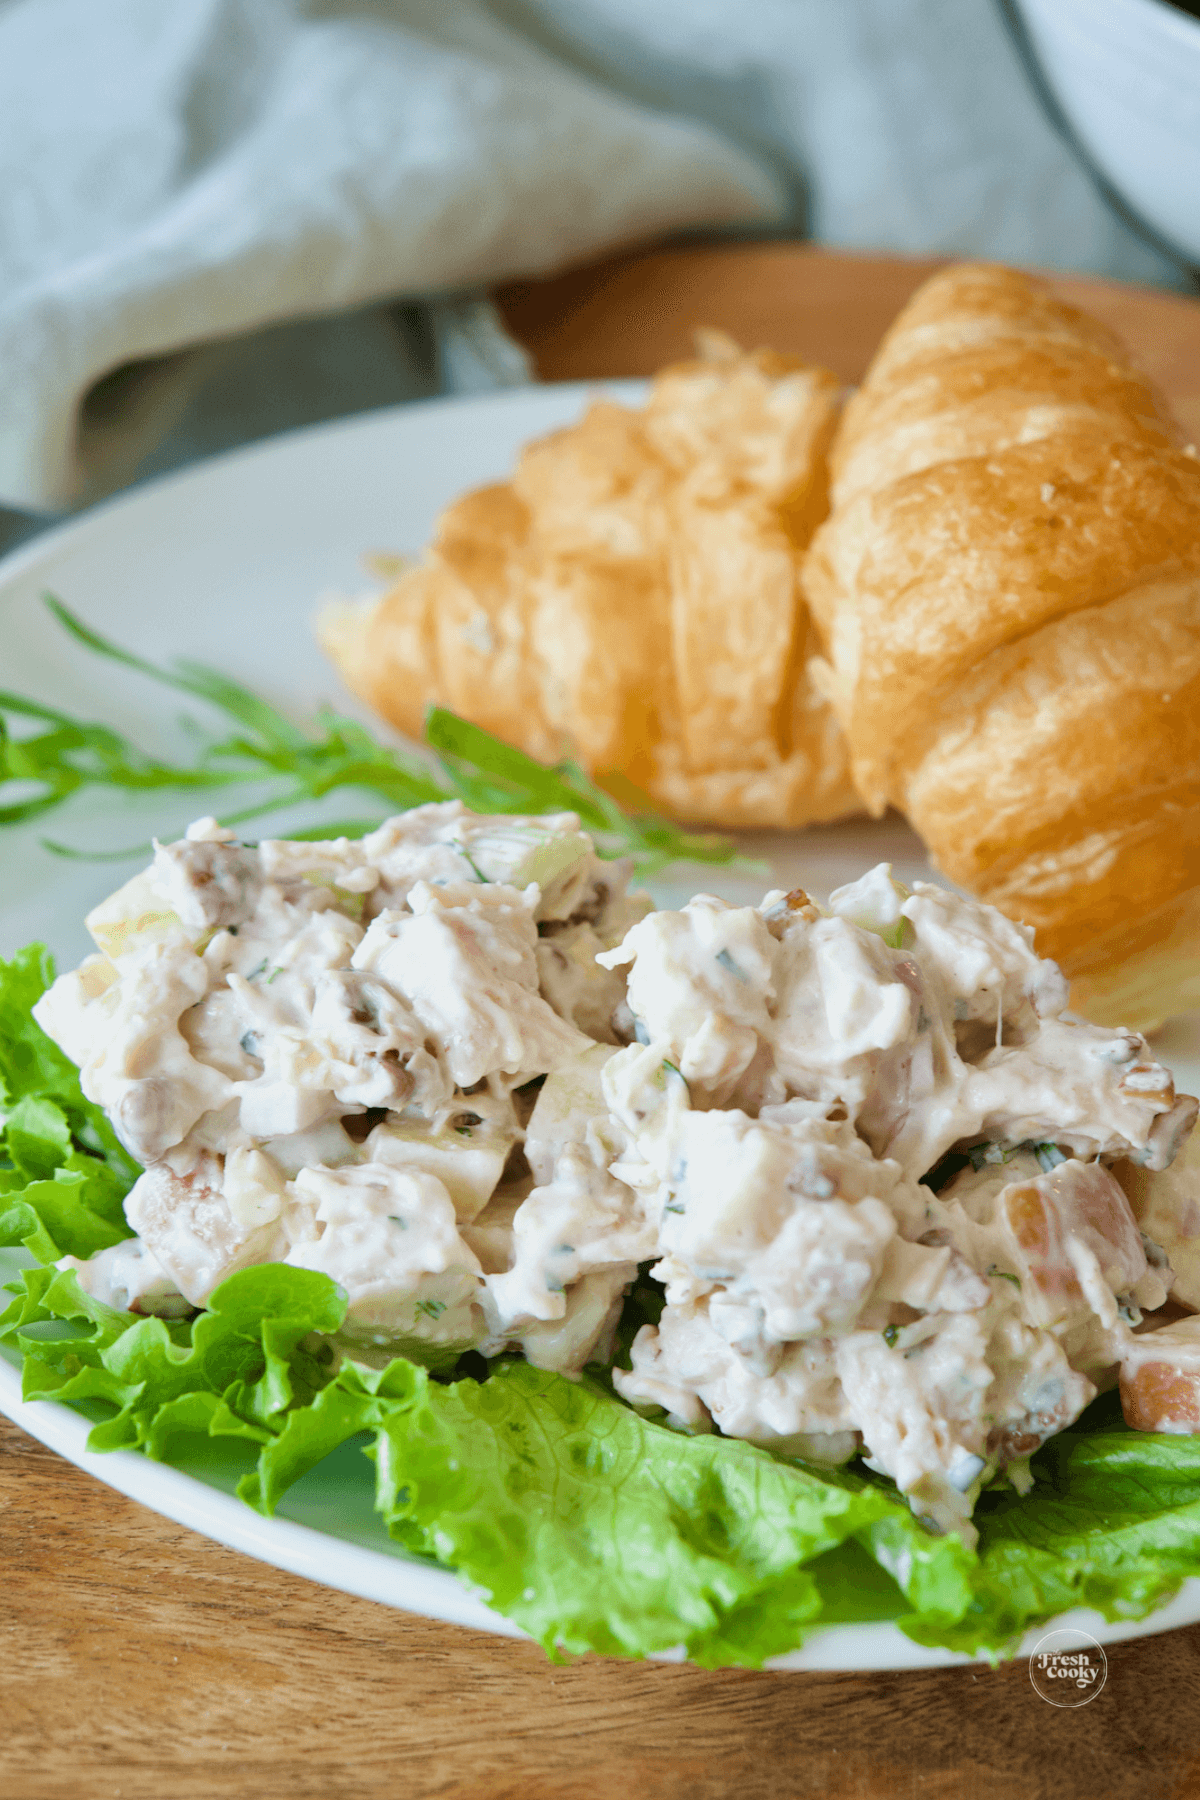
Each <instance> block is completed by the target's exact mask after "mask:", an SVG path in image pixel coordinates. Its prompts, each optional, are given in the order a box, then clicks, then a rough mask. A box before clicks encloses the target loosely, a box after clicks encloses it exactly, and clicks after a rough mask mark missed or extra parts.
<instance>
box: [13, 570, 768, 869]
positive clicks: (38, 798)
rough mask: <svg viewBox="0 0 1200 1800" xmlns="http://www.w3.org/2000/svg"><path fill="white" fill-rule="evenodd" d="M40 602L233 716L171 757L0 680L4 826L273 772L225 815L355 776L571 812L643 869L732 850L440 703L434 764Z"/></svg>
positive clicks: (283, 802) (342, 784)
mask: <svg viewBox="0 0 1200 1800" xmlns="http://www.w3.org/2000/svg"><path fill="white" fill-rule="evenodd" d="M46 604H47V606H48V607H49V609H50V611H51V612H52V613H53V615H54V617H55V618H56V619H57V621H58V623H59V624H60V625H61V626H62V627H63V629H64V630H65V631H66V632H68V633H69V634H70V636H71V637H72V638H73V639H74V640H75V642H76V643H78V644H80V645H82V646H83V647H84V648H85V649H87V650H89V651H90V652H91V653H92V654H93V655H95V656H100V657H104V658H106V659H107V660H109V661H111V662H116V663H119V664H121V665H122V666H123V667H125V668H129V669H133V670H135V671H136V672H137V673H139V674H141V675H145V676H147V677H148V678H149V679H151V680H153V681H157V682H160V683H162V684H163V685H165V686H167V687H170V688H173V689H174V690H175V691H176V692H178V693H180V694H186V695H188V696H189V697H191V698H194V699H200V700H203V701H205V702H206V703H207V704H208V705H209V706H211V707H213V708H215V709H216V711H217V712H218V713H222V714H224V715H225V718H226V719H227V720H228V721H231V722H232V723H233V724H234V725H236V727H237V730H236V731H234V732H233V733H232V734H230V735H228V736H225V737H212V738H208V737H205V735H204V734H203V733H202V732H198V728H196V727H195V726H194V725H193V724H192V722H191V721H187V723H188V725H189V729H190V730H191V732H192V735H193V736H196V737H197V738H198V753H197V756H196V759H195V761H194V762H193V763H191V764H190V765H179V764H174V763H169V762H164V761H161V760H160V759H158V758H155V757H151V756H148V755H146V754H145V752H143V751H142V750H141V749H139V747H138V746H137V745H136V744H134V743H133V742H132V741H131V740H130V739H129V738H126V737H124V736H123V735H122V734H121V733H120V732H119V731H116V730H114V729H112V728H111V727H109V726H107V725H102V724H99V723H96V722H94V721H87V720H78V719H72V718H70V717H69V716H68V715H67V714H65V713H61V712H58V711H56V710H55V709H54V708H53V707H49V706H45V705H43V704H41V703H40V702H38V701H34V700H28V699H26V698H24V697H23V696H21V695H19V694H11V693H4V692H0V799H2V798H3V792H4V788H5V787H6V786H7V785H9V784H13V785H15V786H17V787H18V788H19V789H21V790H23V791H22V792H21V793H20V795H19V797H15V798H13V799H11V800H10V801H9V803H8V804H0V826H3V825H6V824H7V825H17V824H26V823H28V822H29V821H30V820H32V819H35V818H39V817H41V816H42V815H44V814H46V813H48V812H51V811H53V809H54V808H55V807H57V806H61V805H62V804H63V802H64V801H66V800H68V799H69V798H70V797H71V796H72V795H73V794H76V793H79V792H80V791H81V790H82V789H85V788H89V787H93V788H94V787H101V788H103V787H109V788H117V789H124V790H128V791H131V792H133V791H139V792H140V791H149V790H153V789H162V790H164V791H175V792H186V791H191V792H202V791H204V790H206V789H213V788H222V787H230V786H236V785H244V784H246V783H255V784H258V785H259V787H260V788H261V786H262V784H263V783H269V784H272V785H271V788H270V791H269V792H268V793H267V794H266V796H265V797H263V798H260V799H257V800H255V801H254V803H253V804H251V805H249V806H246V807H243V808H241V809H239V810H235V811H231V812H228V813H226V814H225V815H224V817H223V820H222V822H223V823H224V824H227V825H234V824H238V823H240V822H241V821H243V820H247V819H253V818H259V817H261V816H262V815H263V814H265V813H268V812H275V811H277V810H279V809H280V808H284V807H292V806H298V805H302V804H304V803H305V802H309V801H312V800H317V799H321V798H323V797H324V796H325V795H326V794H330V793H333V792H334V791H335V790H338V789H342V788H352V789H356V790H358V791H359V792H362V793H366V794H370V795H371V796H372V797H373V798H374V799H376V800H377V801H381V802H383V805H384V808H385V809H386V811H388V812H398V811H399V812H402V811H404V810H406V809H407V808H409V807H412V806H422V805H425V804H426V803H427V802H429V801H436V800H448V799H455V798H458V799H461V800H463V801H464V802H465V803H466V804H467V805H468V806H470V807H472V808H473V809H474V810H475V811H477V812H486V813H494V812H523V813H533V814H538V813H550V812H577V813H578V814H579V816H580V818H581V820H582V821H583V823H584V825H585V826H586V828H587V829H588V830H589V831H590V832H591V833H592V834H593V836H594V838H595V840H596V844H597V848H598V849H599V851H600V853H601V854H602V855H605V856H625V855H629V856H632V857H633V858H634V861H635V866H636V869H637V871H638V873H639V874H640V875H642V876H646V875H648V874H652V873H654V872H655V871H657V870H659V869H661V868H663V867H665V866H666V865H667V864H669V863H672V862H704V863H726V864H727V863H731V862H735V861H736V860H737V855H736V849H735V846H734V845H733V844H731V843H730V842H729V840H728V839H727V838H721V837H714V836H709V835H706V834H697V833H694V832H686V831H681V830H680V829H679V828H678V827H677V826H675V825H672V824H670V823H669V822H668V821H666V820H663V819H658V818H655V817H654V816H653V815H651V814H649V813H647V814H646V815H644V816H641V815H639V816H631V815H630V814H628V813H626V812H624V811H622V809H621V807H620V806H618V804H617V802H616V801H615V800H614V799H613V798H612V797H611V795H609V794H606V793H605V792H604V791H603V789H602V788H599V787H597V785H596V784H595V783H594V782H593V781H592V780H591V779H590V778H589V777H588V776H587V775H586V774H585V773H584V771H583V770H582V769H580V768H579V767H578V766H577V765H576V764H574V763H571V762H562V763H557V764H555V765H554V766H552V767H547V766H545V765H543V764H542V763H539V762H536V761H535V760H534V759H533V758H532V757H529V756H526V755H525V754H524V753H523V752H522V751H520V750H516V749H514V748H513V747H512V746H511V745H510V744H505V743H502V742H501V740H500V739H499V738H495V737H493V736H492V735H491V733H490V732H487V731H484V730H482V729H481V727H479V726H478V725H472V724H470V723H469V721H467V720H466V719H460V718H458V717H457V716H456V715H455V714H454V713H451V712H447V711H446V710H445V709H444V708H441V707H435V708H433V710H432V711H431V712H430V714H429V718H428V721H427V725H426V739H427V742H428V743H429V745H430V747H431V749H432V750H433V751H434V752H435V754H436V757H437V763H438V765H439V767H438V768H437V769H434V768H431V767H430V766H429V764H428V763H427V762H425V761H423V760H421V759H420V758H419V757H417V756H413V755H406V754H405V753H404V752H403V751H400V750H395V749H392V748H390V747H389V746H387V745H384V744H382V743H380V742H379V741H378V739H376V738H375V737H373V736H372V734H371V733H370V732H369V731H367V730H366V729H365V728H364V727H363V726H361V725H359V724H358V723H357V722H356V721H355V720H353V719H346V718H342V717H340V716H339V715H338V714H337V713H335V712H333V711H331V710H329V709H328V708H323V709H322V710H321V711H320V712H319V713H318V714H317V717H316V720H315V722H314V725H313V727H312V728H310V729H308V730H305V729H303V728H301V727H300V726H298V725H296V724H294V723H293V722H292V721H291V720H290V719H288V718H287V717H286V716H285V715H284V714H283V713H281V712H280V711H279V710H278V708H276V707H274V706H272V705H271V704H270V703H269V702H268V701H266V700H264V699H262V697H261V696H260V695H258V694H255V693H253V692H252V691H251V690H250V689H249V688H246V687H243V686H242V684H241V683H240V682H237V681H234V680H232V679H231V678H230V677H228V676H226V675H222V674H220V673H219V672H218V671H217V670H214V669H210V668H207V667H206V666H205V665H204V664H202V663H195V662H189V661H180V662H177V663H176V664H174V665H173V666H172V667H171V668H166V669H163V668H158V667H157V666H156V665H155V664H154V663H150V662H147V661H146V660H145V659H144V658H143V657H140V656H137V655H135V654H134V653H133V652H132V651H130V650H126V649H124V648H123V647H122V646H121V645H119V644H115V643H113V642H112V641H111V640H110V639H109V638H106V637H104V636H102V635H101V633H100V632H98V631H95V630H93V629H92V627H91V626H89V625H87V624H85V623H84V621H83V620H82V619H80V618H79V617H78V616H77V615H76V614H75V613H73V612H72V611H71V610H70V609H69V608H68V607H66V606H64V605H63V603H62V601H61V600H57V599H55V598H54V597H53V596H52V595H47V596H46ZM10 719H12V720H25V721H29V720H32V721H36V722H37V723H38V724H40V725H44V726H47V727H48V728H49V729H47V730H44V731H41V732H36V731H35V732H32V733H29V734H27V735H25V736H23V737H17V736H14V734H13V732H12V730H11V728H10V725H9V720H10ZM31 786H32V787H33V789H34V790H35V791H34V792H33V793H32V794H31V793H29V792H28V789H29V788H30V787H31ZM383 816H384V812H383V811H381V812H380V813H379V814H378V816H376V817H373V818H355V819H353V820H350V821H345V822H342V823H339V824H330V825H316V826H312V827H307V828H301V829H298V830H294V831H290V832H289V834H288V835H289V836H291V837H296V838H304V839H309V840H312V839H322V838H326V839H327V838H333V837H339V836H345V837H351V836H359V837H361V836H362V835H363V833H364V832H366V831H370V830H372V829H374V827H375V826H376V825H378V824H379V823H381V821H382V818H383ZM43 841H44V842H45V843H46V847H47V848H48V849H50V850H52V851H53V852H54V853H55V854H57V855H60V856H74V857H83V858H86V859H88V860H95V861H119V860H127V859H129V858H131V857H134V856H137V855H141V854H144V853H148V851H149V848H150V846H149V845H145V846H134V847H132V848H130V849H127V850H120V851H109V852H99V853H95V852H88V851H80V850H72V849H71V848H70V847H68V846H67V845H64V844H60V843H57V842H55V841H53V840H49V839H47V840H43Z"/></svg>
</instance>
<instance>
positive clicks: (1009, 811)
mask: <svg viewBox="0 0 1200 1800" xmlns="http://www.w3.org/2000/svg"><path fill="white" fill-rule="evenodd" d="M802 579H803V586H804V591H805V594H806V597H807V600H808V603H809V606H810V607H811V609H812V613H813V616H814V618H815V620H816V622H817V625H818V627H819V630H820V633H821V637H822V640H823V643H824V647H825V654H824V657H823V658H821V659H817V661H816V665H815V667H814V670H813V674H814V677H815V679H816V680H817V682H818V685H819V686H820V687H821V689H822V691H823V692H824V693H825V694H826V695H827V696H828V698H829V699H830V701H831V703H832V705H833V707H834V709H835V711H836V713H837V716H838V718H839V720H840V721H841V724H842V728H843V730H844V732H845V735H846V739H847V742H848V744H849V747H850V757H851V768H852V771H853V775H854V779H855V781H856V783H857V785H858V787H859V790H860V791H861V793H862V795H863V797H864V800H865V801H866V803H867V805H868V806H869V808H870V809H871V811H872V812H874V813H877V814H878V813H881V812H882V811H883V810H884V808H885V806H886V805H887V804H888V803H889V802H890V803H892V804H894V805H895V806H897V807H899V808H900V809H901V810H902V811H903V812H904V813H905V814H907V816H908V818H909V820H910V821H911V822H912V824H913V825H914V826H915V828H916V829H917V830H918V831H919V832H920V834H921V836H922V837H923V838H924V840H925V842H926V844H927V846H928V848H929V851H930V854H931V856H932V858H933V860H934V861H935V862H936V864H937V865H938V866H939V867H940V868H941V869H942V870H943V871H944V872H945V874H947V875H948V876H949V877H950V878H951V879H952V880H953V881H955V882H957V883H960V884H961V885H962V886H963V887H965V888H967V889H969V890H970V891H972V892H973V893H975V894H977V895H980V896H982V897H983V898H984V899H986V900H989V901H991V902H993V903H994V904H995V905H997V906H999V907H1001V908H1002V909H1003V910H1004V911H1005V912H1007V913H1009V914H1010V915H1011V916H1012V917H1014V918H1017V919H1022V920H1024V921H1025V922H1026V923H1028V924H1030V925H1033V926H1034V927H1036V929H1037V933H1038V947H1039V949H1041V950H1043V951H1044V953H1045V954H1047V955H1049V956H1052V957H1054V958H1056V959H1057V960H1058V961H1059V962H1060V963H1061V964H1062V965H1063V967H1064V969H1065V970H1066V972H1067V973H1068V975H1070V976H1071V977H1072V979H1073V1004H1074V1005H1075V1006H1076V1007H1077V1008H1078V1009H1079V1010H1086V1011H1087V1013H1088V1014H1089V1016H1090V1017H1092V1018H1094V1019H1096V1020H1098V1021H1100V1022H1103V1023H1108V1024H1122V1025H1126V1026H1131V1027H1135V1026H1136V1027H1143V1028H1144V1027H1149V1026H1151V1025H1154V1024H1155V1023H1157V1022H1159V1021H1161V1020H1162V1019H1163V1018H1164V1017H1165V1016H1166V1015H1167V1014H1170V1013H1174V1012H1178V1011H1179V1010H1181V1008H1183V1007H1187V1006H1191V1005H1197V1004H1200V957H1198V956H1197V944H1198V941H1200V461H1197V458H1196V452H1195V450H1194V448H1192V447H1191V446H1186V447H1185V446H1184V445H1183V444H1182V442H1181V438H1180V433H1179V431H1178V429H1177V428H1176V426H1175V425H1174V424H1173V423H1172V421H1171V419H1170V418H1169V416H1168V414H1167V412H1166V410H1165V408H1164V405H1163V403H1162V402H1161V401H1160V399H1159V397H1158V395H1157V394H1156V393H1155V392H1154V390H1153V388H1152V387H1151V385H1150V384H1149V382H1148V381H1147V380H1145V379H1144V378H1143V377H1142V376H1141V375H1140V374H1139V373H1138V372H1137V371H1136V370H1135V369H1134V368H1133V367H1132V366H1131V364H1130V362H1129V360H1128V358H1127V356H1126V354H1125V352H1124V351H1123V349H1122V347H1121V345H1120V344H1119V342H1118V341H1117V340H1116V339H1115V338H1114V337H1113V336H1112V335H1111V334H1110V333H1109V332H1108V331H1107V330H1106V329H1105V328H1104V327H1102V326H1101V325H1099V324H1097V323H1096V322H1094V321H1093V320H1090V319H1088V318H1086V317H1084V315H1083V314H1081V313H1079V312H1077V311H1075V310H1074V309H1073V308H1071V307H1069V306H1066V305H1064V304H1062V303H1061V302H1060V301H1058V300H1057V299H1055V298H1054V297H1053V296H1052V294H1051V293H1050V292H1049V291H1048V289H1047V288H1046V287H1045V286H1043V285H1042V284H1041V283H1040V282H1038V281H1036V280H1034V279H1032V278H1030V277H1028V276H1025V275H1022V274H1018V273H1016V272H1015V271H1012V270H1008V269H1002V268H994V267H989V266H983V265H965V266H959V267H955V268H951V269H948V270H946V271H945V272H943V273H941V274H939V275H936V276H935V277H934V278H933V279H932V280H931V281H929V282H928V283H927V284H926V285H925V286H924V287H923V288H922V289H921V290H920V291H919V292H918V293H917V295H916V296H915V298H914V299H913V300H912V301H911V303H910V304H909V305H908V307H907V308H906V309H905V310H904V312H902V313H901V314H900V316H899V318H898V319H897V320H896V322H895V324H894V325H893V326H892V328H891V330H890V331H889V333H888V335H887V336H886V338H885V339H884V341H883V343H882V345H881V347H880V349H879V352H878V354H877V356H876V358H875V360H874V362H873V364H872V365H871V368H870V370H869V371H868V374H867V377H866V379H865V381H864V383H863V385H862V387H861V389H860V390H859V392H858V393H857V394H856V395H855V396H854V397H853V398H852V399H851V400H850V402H849V404H848V405H847V407H846V409H845V412H844V415H843V417H842V420H841V424H840V427H839V429H838V433H837V437H836V439H835V442H834V445H833V449H832V452H831V512H830V515H829V517H828V519H827V520H826V521H825V522H824V523H823V524H822V525H821V526H820V528H819V530H818V531H817V532H816V534H815V536H814V539H813V542H812V544H811V547H810V549H809V551H808V554H807V557H806V559H805V563H804V569H803V577H802Z"/></svg>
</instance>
